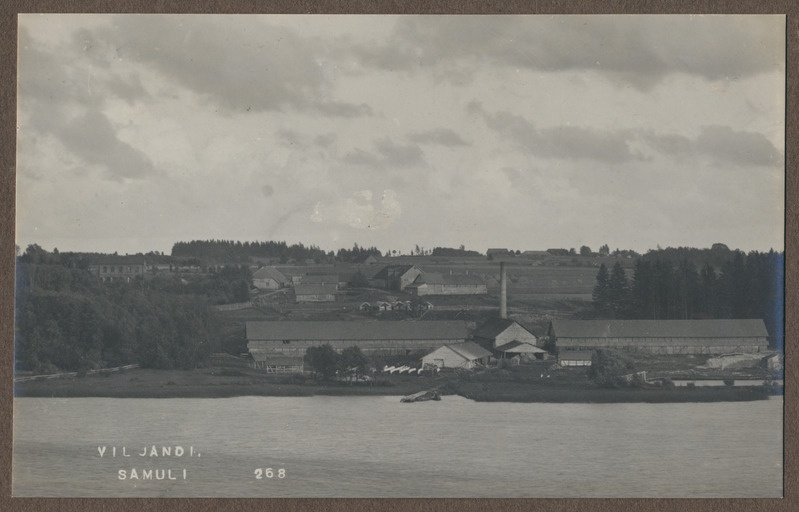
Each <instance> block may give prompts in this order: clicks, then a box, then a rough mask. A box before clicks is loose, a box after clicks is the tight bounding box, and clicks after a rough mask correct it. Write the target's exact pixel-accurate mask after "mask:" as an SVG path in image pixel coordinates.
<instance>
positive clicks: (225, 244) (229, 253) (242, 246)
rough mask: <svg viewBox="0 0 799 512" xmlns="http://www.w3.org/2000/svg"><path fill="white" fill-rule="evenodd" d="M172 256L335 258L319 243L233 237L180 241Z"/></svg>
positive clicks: (232, 260) (239, 259) (225, 259)
mask: <svg viewBox="0 0 799 512" xmlns="http://www.w3.org/2000/svg"><path fill="white" fill-rule="evenodd" d="M172 256H174V257H180V258H198V259H201V260H204V261H208V262H211V263H214V262H225V263H249V262H250V260H251V259H252V258H270V259H275V260H277V261H279V262H280V263H286V262H288V261H289V260H295V261H305V260H309V259H311V260H314V261H315V262H317V263H324V262H327V261H328V260H330V259H332V257H333V254H332V253H329V254H327V253H325V251H323V250H322V249H320V248H318V247H316V246H313V245H311V246H309V247H306V246H304V245H303V244H294V245H288V244H287V243H286V242H273V241H269V242H237V241H233V240H192V241H191V242H177V243H175V244H174V245H173V246H172Z"/></svg>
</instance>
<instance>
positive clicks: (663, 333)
mask: <svg viewBox="0 0 799 512" xmlns="http://www.w3.org/2000/svg"><path fill="white" fill-rule="evenodd" d="M550 328H551V330H552V333H553V334H554V335H555V336H556V337H557V338H753V337H754V338H765V337H766V336H768V331H766V326H765V324H764V323H763V320H760V319H739V320H553V321H552V323H551V325H550Z"/></svg>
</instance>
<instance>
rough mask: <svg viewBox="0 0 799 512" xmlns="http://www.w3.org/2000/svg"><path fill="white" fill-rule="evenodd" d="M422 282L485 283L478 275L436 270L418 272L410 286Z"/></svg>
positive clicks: (462, 284)
mask: <svg viewBox="0 0 799 512" xmlns="http://www.w3.org/2000/svg"><path fill="white" fill-rule="evenodd" d="M422 284H447V285H461V286H465V285H480V284H485V282H483V280H482V279H481V278H480V276H476V275H474V274H440V273H438V272H426V273H424V274H420V275H419V277H417V278H416V279H415V280H414V281H413V284H412V285H411V286H419V285H422Z"/></svg>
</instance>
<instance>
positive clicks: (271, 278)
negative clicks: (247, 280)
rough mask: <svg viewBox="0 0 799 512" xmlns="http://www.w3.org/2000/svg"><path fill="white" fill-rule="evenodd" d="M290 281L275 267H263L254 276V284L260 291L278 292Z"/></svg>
mask: <svg viewBox="0 0 799 512" xmlns="http://www.w3.org/2000/svg"><path fill="white" fill-rule="evenodd" d="M288 281H289V278H288V277H286V276H285V275H283V273H281V272H280V271H279V270H278V269H276V268H275V267H261V268H259V269H258V270H256V271H255V272H253V274H252V284H253V286H255V287H256V288H258V289H259V290H277V289H278V288H282V287H284V286H285V285H286V283H287V282H288Z"/></svg>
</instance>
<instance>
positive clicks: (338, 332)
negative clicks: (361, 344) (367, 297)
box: [246, 320, 468, 342]
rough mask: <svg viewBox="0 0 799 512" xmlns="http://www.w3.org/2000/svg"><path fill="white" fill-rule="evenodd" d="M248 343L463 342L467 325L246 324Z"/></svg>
mask: <svg viewBox="0 0 799 512" xmlns="http://www.w3.org/2000/svg"><path fill="white" fill-rule="evenodd" d="M246 329H247V339H248V340H272V341H275V340H300V339H301V340H314V341H327V340H345V341H353V342H357V341H359V340H436V339H440V340H458V339H462V340H465V339H466V337H467V335H468V330H467V329H466V324H465V323H464V322H461V321H452V320H428V321H404V320H394V321H375V320H365V321H357V320H352V321H343V320H337V321H274V322H267V321H263V322H247V323H246Z"/></svg>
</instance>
